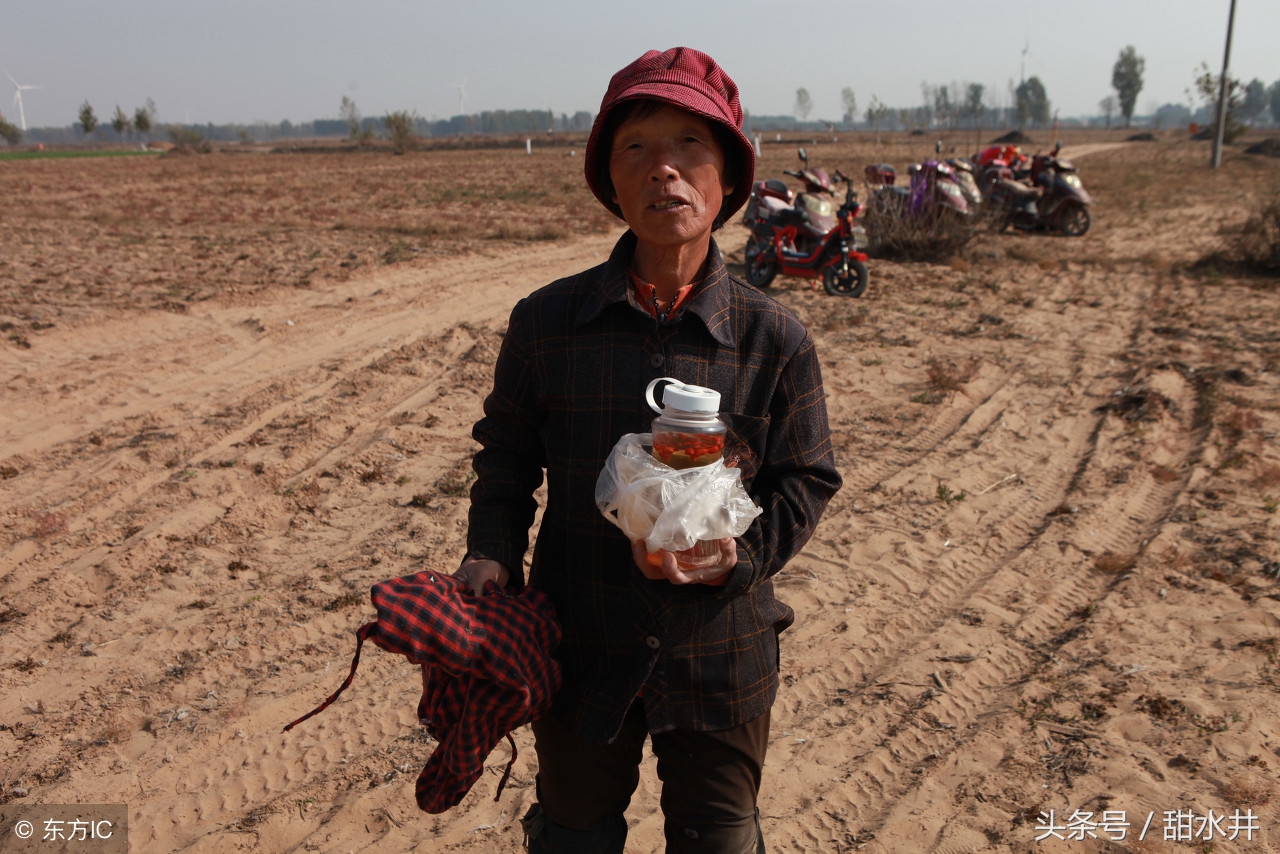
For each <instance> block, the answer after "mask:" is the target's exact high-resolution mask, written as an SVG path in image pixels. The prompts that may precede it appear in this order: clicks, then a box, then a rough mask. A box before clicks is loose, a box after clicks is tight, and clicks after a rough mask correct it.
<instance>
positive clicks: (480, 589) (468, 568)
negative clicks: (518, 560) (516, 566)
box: [453, 558, 511, 596]
mask: <svg viewBox="0 0 1280 854" xmlns="http://www.w3.org/2000/svg"><path fill="white" fill-rule="evenodd" d="M453 577H454V578H458V579H461V580H462V581H465V582H466V583H467V584H469V585H471V589H472V590H473V591H474V592H475V594H476V595H477V596H483V595H484V585H485V582H486V581H493V582H496V583H497V585H498V586H499V587H506V586H507V581H508V580H510V578H511V573H510V572H508V571H507V568H506V567H505V566H503V565H502V564H500V563H498V562H497V561H496V560H490V559H489V558H467V559H466V560H464V561H463V562H462V566H460V567H458V568H457V570H455V571H454V573H453Z"/></svg>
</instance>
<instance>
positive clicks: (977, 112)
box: [964, 83, 987, 129]
mask: <svg viewBox="0 0 1280 854" xmlns="http://www.w3.org/2000/svg"><path fill="white" fill-rule="evenodd" d="M986 91H987V87H986V86H983V85H982V84H981V83H970V84H969V87H968V88H967V89H966V90H965V96H964V111H965V112H966V113H968V115H969V120H970V121H971V122H973V126H974V128H975V129H976V128H977V127H978V122H979V120H981V119H982V111H983V110H984V109H985V107H983V105H982V96H983V94H985V93H986Z"/></svg>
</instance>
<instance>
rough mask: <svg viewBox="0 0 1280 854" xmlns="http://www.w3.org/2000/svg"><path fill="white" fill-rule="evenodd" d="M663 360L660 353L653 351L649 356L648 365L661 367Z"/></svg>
mask: <svg viewBox="0 0 1280 854" xmlns="http://www.w3.org/2000/svg"><path fill="white" fill-rule="evenodd" d="M663 361H665V360H664V359H663V358H662V354H661V353H654V354H653V355H652V356H650V357H649V367H651V368H661V367H662V363H663Z"/></svg>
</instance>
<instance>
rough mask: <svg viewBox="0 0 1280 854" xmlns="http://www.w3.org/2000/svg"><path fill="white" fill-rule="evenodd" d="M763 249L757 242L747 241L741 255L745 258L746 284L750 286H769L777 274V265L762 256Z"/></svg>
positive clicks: (761, 287)
mask: <svg viewBox="0 0 1280 854" xmlns="http://www.w3.org/2000/svg"><path fill="white" fill-rule="evenodd" d="M763 255H764V249H763V247H761V245H760V244H759V243H754V242H752V243H748V244H747V248H746V250H744V252H743V256H744V258H745V259H746V262H747V263H746V279H747V284H749V285H751V286H752V287H756V288H760V289H761V290H763V289H764V288H767V287H769V285H770V284H772V283H773V278H774V276H776V275H778V265H777V264H775V263H774V262H773V261H767V260H765V259H764V258H763V257H762V256H763Z"/></svg>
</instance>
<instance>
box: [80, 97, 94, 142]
mask: <svg viewBox="0 0 1280 854" xmlns="http://www.w3.org/2000/svg"><path fill="white" fill-rule="evenodd" d="M97 126H98V117H97V116H96V115H94V112H93V106H92V105H91V104H90V103H89V102H88V101H85V102H84V103H83V104H81V105H80V127H81V128H83V129H84V135H85V136H88V135H89V134H91V133H93V131H94V128H96V127H97Z"/></svg>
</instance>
